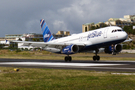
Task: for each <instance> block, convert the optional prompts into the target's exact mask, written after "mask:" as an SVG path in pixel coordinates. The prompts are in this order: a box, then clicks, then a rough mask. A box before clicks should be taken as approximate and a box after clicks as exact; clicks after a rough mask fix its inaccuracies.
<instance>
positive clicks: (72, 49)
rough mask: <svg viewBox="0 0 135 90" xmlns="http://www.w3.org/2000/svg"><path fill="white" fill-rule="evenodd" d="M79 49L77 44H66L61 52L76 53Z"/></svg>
mask: <svg viewBox="0 0 135 90" xmlns="http://www.w3.org/2000/svg"><path fill="white" fill-rule="evenodd" d="M78 51H79V47H78V46H77V45H74V44H72V45H69V46H66V47H64V48H63V49H62V53H63V54H68V55H69V54H74V53H77V52H78Z"/></svg>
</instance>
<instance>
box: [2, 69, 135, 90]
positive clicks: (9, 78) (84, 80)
mask: <svg viewBox="0 0 135 90" xmlns="http://www.w3.org/2000/svg"><path fill="white" fill-rule="evenodd" d="M13 69H14V68H10V67H0V90H7V89H8V90H134V89H135V86H134V83H135V76H134V75H114V74H111V72H96V71H84V70H60V69H34V68H32V69H31V68H20V71H19V72H15V71H14V70H13Z"/></svg>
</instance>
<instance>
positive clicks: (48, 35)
mask: <svg viewBox="0 0 135 90" xmlns="http://www.w3.org/2000/svg"><path fill="white" fill-rule="evenodd" d="M40 25H41V29H42V32H43V39H44V42H49V41H52V40H54V37H53V35H52V34H51V32H50V30H49V28H48V26H47V24H46V22H45V20H44V19H41V20H40Z"/></svg>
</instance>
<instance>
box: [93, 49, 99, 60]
mask: <svg viewBox="0 0 135 90" xmlns="http://www.w3.org/2000/svg"><path fill="white" fill-rule="evenodd" d="M95 51H96V53H95V54H96V55H95V56H93V61H96V60H97V61H99V60H100V56H98V55H97V53H98V51H99V50H98V49H97V50H95Z"/></svg>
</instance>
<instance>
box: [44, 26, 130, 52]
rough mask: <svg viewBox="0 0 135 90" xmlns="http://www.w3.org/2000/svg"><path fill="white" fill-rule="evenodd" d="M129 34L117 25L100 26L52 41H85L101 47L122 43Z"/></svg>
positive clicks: (88, 45)
mask: <svg viewBox="0 0 135 90" xmlns="http://www.w3.org/2000/svg"><path fill="white" fill-rule="evenodd" d="M127 36H128V35H127V33H126V32H125V31H123V30H122V28H120V27H117V26H110V27H105V28H100V29H96V30H92V31H88V32H84V33H79V34H74V35H71V36H67V37H63V38H59V39H55V40H53V41H50V42H51V43H71V44H79V43H81V44H82V43H83V44H84V45H85V46H86V47H90V46H94V45H95V46H96V45H97V46H96V47H99V48H100V47H103V46H107V45H111V44H117V43H121V42H123V41H124V40H126V38H127ZM46 50H47V48H46ZM48 51H49V50H48ZM50 51H52V50H50Z"/></svg>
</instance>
